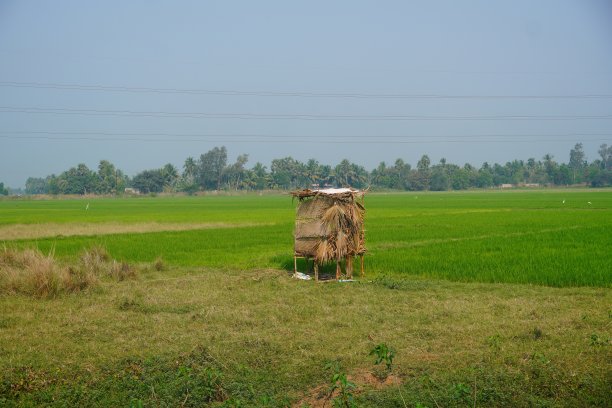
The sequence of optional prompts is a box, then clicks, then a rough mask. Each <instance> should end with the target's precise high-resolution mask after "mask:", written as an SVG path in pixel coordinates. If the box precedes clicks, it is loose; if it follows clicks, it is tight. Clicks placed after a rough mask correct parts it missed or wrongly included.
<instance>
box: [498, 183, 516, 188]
mask: <svg viewBox="0 0 612 408" xmlns="http://www.w3.org/2000/svg"><path fill="white" fill-rule="evenodd" d="M512 187H514V185H512V184H502V185H501V186H499V188H512Z"/></svg>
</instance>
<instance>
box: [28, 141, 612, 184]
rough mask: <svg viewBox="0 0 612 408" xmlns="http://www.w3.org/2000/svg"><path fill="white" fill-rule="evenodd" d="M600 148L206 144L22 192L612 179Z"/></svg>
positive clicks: (610, 152) (80, 169) (607, 149)
mask: <svg viewBox="0 0 612 408" xmlns="http://www.w3.org/2000/svg"><path fill="white" fill-rule="evenodd" d="M598 153H599V156H600V157H598V158H597V159H595V160H593V161H592V162H590V163H589V162H588V161H587V160H586V156H585V153H584V150H583V146H582V143H578V144H576V145H575V146H574V148H573V149H571V151H570V155H569V162H568V163H558V162H557V161H555V160H554V158H553V156H551V155H550V154H547V155H545V156H544V157H543V158H542V159H541V160H536V159H534V158H530V159H528V160H527V161H523V160H514V161H511V162H507V163H505V164H503V165H502V164H498V163H494V164H489V163H487V162H485V163H483V164H482V166H481V167H480V168H476V167H474V166H472V165H470V164H467V163H466V164H465V165H463V166H459V165H456V164H451V163H447V161H446V160H445V159H441V160H440V161H439V162H438V163H436V164H432V163H431V160H430V159H429V157H428V156H427V155H423V156H422V157H421V158H420V160H419V161H418V162H417V163H416V167H415V168H413V167H412V166H411V165H410V164H409V163H406V162H404V160H402V159H397V160H396V161H395V163H393V164H391V165H389V164H387V163H385V162H381V163H380V164H379V165H378V167H376V168H375V169H373V170H372V171H368V170H366V169H365V168H364V167H363V166H361V165H358V164H355V163H352V162H350V161H349V160H348V159H344V160H342V161H341V162H340V163H339V164H338V165H336V166H334V167H332V166H330V165H328V164H321V163H319V162H318V161H317V160H315V159H310V160H308V161H306V162H300V161H299V160H296V159H294V158H292V157H284V158H280V159H274V160H272V163H271V165H270V168H269V169H268V167H267V166H264V165H263V164H262V163H259V162H258V163H255V165H254V166H253V167H251V168H247V163H248V159H249V157H248V155H247V154H241V155H239V156H238V158H237V159H236V161H235V162H234V163H228V159H227V149H226V148H225V146H222V147H215V148H213V149H211V150H209V151H208V152H206V153H204V154H202V155H200V157H199V158H198V159H194V158H193V157H188V158H187V159H185V162H184V164H183V168H182V169H180V170H179V169H178V168H176V167H175V166H174V165H172V164H166V165H165V166H163V167H161V168H159V169H151V170H144V171H142V172H140V173H138V174H136V175H135V176H134V177H133V178H130V177H128V176H127V175H126V174H125V173H124V172H122V171H121V170H119V169H117V168H116V167H115V166H114V165H113V164H112V163H110V162H109V161H107V160H102V161H100V164H99V165H98V168H97V171H95V170H91V169H89V168H88V167H87V166H86V165H85V164H79V165H77V166H76V167H72V168H70V169H68V170H66V171H64V172H63V173H61V174H60V175H54V174H52V175H49V176H47V177H45V178H35V177H30V178H28V180H27V181H26V189H25V191H26V193H27V194H118V193H123V192H124V191H125V189H126V188H128V187H129V188H132V189H134V190H137V191H139V192H141V193H159V192H185V193H187V194H194V193H196V192H198V191H210V190H268V189H279V190H288V189H296V188H312V187H340V186H351V187H355V188H366V187H370V188H373V189H394V190H416V191H422V190H432V191H444V190H465V189H469V188H492V187H498V186H501V185H503V184H512V185H541V186H566V185H575V184H585V183H586V184H587V185H590V186H592V187H604V186H611V185H612V146H607V145H606V144H603V145H601V146H600V149H599V151H598Z"/></svg>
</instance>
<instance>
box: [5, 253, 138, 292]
mask: <svg viewBox="0 0 612 408" xmlns="http://www.w3.org/2000/svg"><path fill="white" fill-rule="evenodd" d="M136 275H137V271H136V269H134V268H132V267H131V266H130V265H128V264H127V263H125V262H117V261H115V260H111V258H110V256H109V254H108V252H107V251H106V250H105V249H104V248H102V247H99V246H97V247H92V248H91V249H89V250H86V251H83V253H82V254H81V256H80V257H79V262H78V263H77V264H75V265H68V266H66V265H62V264H60V263H59V262H58V261H57V260H56V259H55V256H54V253H53V252H50V253H49V254H47V255H45V254H43V253H42V252H41V251H40V250H37V249H25V250H17V249H13V248H7V247H4V248H3V249H2V250H1V251H0V294H22V295H28V296H34V297H37V298H52V297H55V296H57V295H59V294H61V293H72V292H80V291H83V290H86V289H88V288H91V287H95V286H96V285H97V284H98V283H99V281H100V279H103V278H111V279H113V280H116V281H122V280H125V279H129V278H135V277H136Z"/></svg>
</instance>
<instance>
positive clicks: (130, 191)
mask: <svg viewBox="0 0 612 408" xmlns="http://www.w3.org/2000/svg"><path fill="white" fill-rule="evenodd" d="M123 192H124V193H125V194H140V190H138V189H137V188H132V187H126V188H125V190H124V191H123Z"/></svg>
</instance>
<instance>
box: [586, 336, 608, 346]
mask: <svg viewBox="0 0 612 408" xmlns="http://www.w3.org/2000/svg"><path fill="white" fill-rule="evenodd" d="M590 340H591V346H607V345H608V344H609V343H610V339H607V338H603V337H601V336H600V335H599V334H597V333H593V334H591V337H590Z"/></svg>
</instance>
